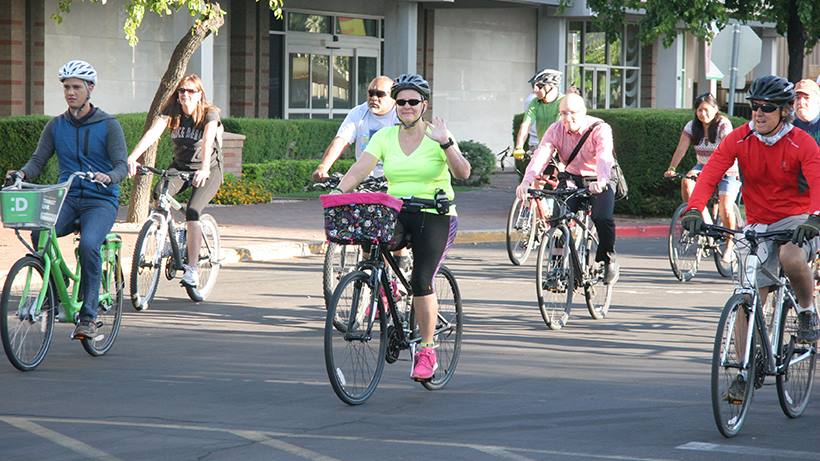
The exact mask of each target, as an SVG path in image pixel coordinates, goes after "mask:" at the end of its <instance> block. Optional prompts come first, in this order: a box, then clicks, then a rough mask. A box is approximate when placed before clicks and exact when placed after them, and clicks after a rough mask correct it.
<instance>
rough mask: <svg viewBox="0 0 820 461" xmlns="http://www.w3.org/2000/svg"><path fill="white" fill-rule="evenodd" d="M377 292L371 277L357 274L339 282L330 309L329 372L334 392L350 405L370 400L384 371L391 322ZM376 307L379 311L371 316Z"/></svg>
mask: <svg viewBox="0 0 820 461" xmlns="http://www.w3.org/2000/svg"><path fill="white" fill-rule="evenodd" d="M376 293H377V291H376V290H374V287H373V286H371V284H370V274H368V273H366V272H361V271H354V272H351V273H349V274H347V275H346V276H344V277H343V278H342V280H341V281H339V284H338V285H337V286H336V290H335V291H334V293H333V299H332V300H331V302H330V305H329V306H328V308H327V318H326V320H325V338H324V350H325V369H326V370H327V376H328V378H329V379H330V384H331V386H332V387H333V392H335V393H336V395H337V396H338V397H339V398H340V399H341V400H342V401H343V402H345V403H347V404H348V405H360V404H362V403H364V402H365V401H366V400H367V399H368V398H370V396H371V395H373V392H375V391H376V387H377V386H378V385H379V380H380V379H381V376H382V372H383V371H384V363H385V361H384V357H385V352H386V351H387V342H388V338H387V337H386V335H385V334H386V331H387V319H386V315H384V307H383V306H382V305H381V300H380V297H379V296H377V295H376ZM374 306H376V307H377V309H378V312H377V313H376V315H371V309H372V307H374ZM371 318H373V320H372V321H371ZM339 319H344V325H343V326H342V328H339V325H337V322H338V321H339Z"/></svg>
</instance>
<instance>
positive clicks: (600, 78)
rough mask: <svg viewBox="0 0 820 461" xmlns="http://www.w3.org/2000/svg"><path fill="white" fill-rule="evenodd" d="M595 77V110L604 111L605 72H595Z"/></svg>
mask: <svg viewBox="0 0 820 461" xmlns="http://www.w3.org/2000/svg"><path fill="white" fill-rule="evenodd" d="M595 73H596V74H597V75H596V76H595V77H596V79H597V88H596V91H595V93H596V94H595V108H596V109H605V108H606V92H607V87H606V86H607V85H606V71H604V70H599V71H597V72H595Z"/></svg>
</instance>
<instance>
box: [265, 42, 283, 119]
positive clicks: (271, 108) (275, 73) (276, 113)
mask: <svg viewBox="0 0 820 461" xmlns="http://www.w3.org/2000/svg"><path fill="white" fill-rule="evenodd" d="M284 47H285V36H284V35H281V34H271V35H270V73H269V74H268V75H269V76H270V78H269V80H268V117H271V118H282V110H283V109H284V101H283V100H282V99H283V94H284V93H283V89H284V85H283V84H282V76H283V75H284V69H283V54H284V50H285V48H284Z"/></svg>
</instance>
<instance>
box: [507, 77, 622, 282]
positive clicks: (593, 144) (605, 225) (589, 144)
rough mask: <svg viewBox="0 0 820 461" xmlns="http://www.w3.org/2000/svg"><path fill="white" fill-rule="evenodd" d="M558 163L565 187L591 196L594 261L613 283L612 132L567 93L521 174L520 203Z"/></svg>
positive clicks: (616, 272)
mask: <svg viewBox="0 0 820 461" xmlns="http://www.w3.org/2000/svg"><path fill="white" fill-rule="evenodd" d="M587 130H591V131H590V135H589V137H588V138H587V140H586V142H584V145H583V146H582V147H581V149H580V151H579V152H578V155H576V157H575V158H574V159H572V161H571V162H569V164H567V161H568V160H569V157H570V156H571V155H572V151H573V150H574V149H575V146H576V145H578V142H579V141H580V140H581V137H582V136H583V135H584V133H586V132H587ZM556 153H557V154H558V160H559V161H560V163H561V165H559V169H562V170H563V171H564V172H565V174H564V175H562V176H565V177H566V178H565V179H564V180H563V183H564V184H565V185H567V186H568V187H588V188H589V191H590V192H591V193H592V197H591V201H592V221H593V222H594V223H595V229H596V230H597V231H598V238H599V243H598V251H597V253H596V254H595V260H596V261H599V262H603V263H604V264H606V283H614V282H615V281H616V280H617V279H618V276H619V272H620V265H619V264H618V263H617V261H616V260H615V220H614V219H613V217H612V215H613V213H614V211H615V189H614V185H613V184H611V179H612V178H611V177H610V176H611V174H612V165H613V164H614V163H615V157H614V155H613V153H612V129H611V128H610V126H609V125H607V124H606V123H605V122H604V121H603V120H601V119H599V118H597V117H591V116H588V115H587V108H586V104H585V102H584V98H582V97H581V96H579V95H577V94H575V93H570V94H567V95H566V96H564V98H563V99H561V103H560V105H559V107H558V121H557V122H555V123H553V124H552V125H550V127H549V128H548V129H547V132H546V133H544V137H543V138H541V143H540V144H539V145H538V148H537V149H536V150H535V152H534V153H533V157H532V160H531V161H530V164H529V166H528V167H527V171H526V173H524V179H523V180H522V181H521V184H520V185H519V186H518V189H516V195H517V196H518V198H520V199H522V200H523V199H524V198H525V197H526V196H527V189H529V188H532V187H533V182H534V180H535V177H536V176H538V175H540V174H541V172H542V171H544V168H545V167H546V166H547V164H548V163H549V161H550V160H551V159H552V158H553V155H555V154H556Z"/></svg>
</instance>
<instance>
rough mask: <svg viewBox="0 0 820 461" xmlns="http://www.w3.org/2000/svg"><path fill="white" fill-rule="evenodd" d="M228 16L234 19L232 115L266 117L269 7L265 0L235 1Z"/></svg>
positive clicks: (232, 35)
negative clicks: (251, 0)
mask: <svg viewBox="0 0 820 461" xmlns="http://www.w3.org/2000/svg"><path fill="white" fill-rule="evenodd" d="M227 17H228V18H229V20H230V21H231V53H230V72H231V89H230V95H231V97H230V100H231V103H230V104H231V107H230V111H231V116H233V117H267V116H268V91H269V86H270V85H269V78H270V71H269V68H270V64H269V50H270V42H269V41H268V30H269V29H270V9H269V7H268V5H267V3H266V2H262V3H259V4H257V3H256V2H232V3H231V11H230V14H229V15H228V16H227Z"/></svg>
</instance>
